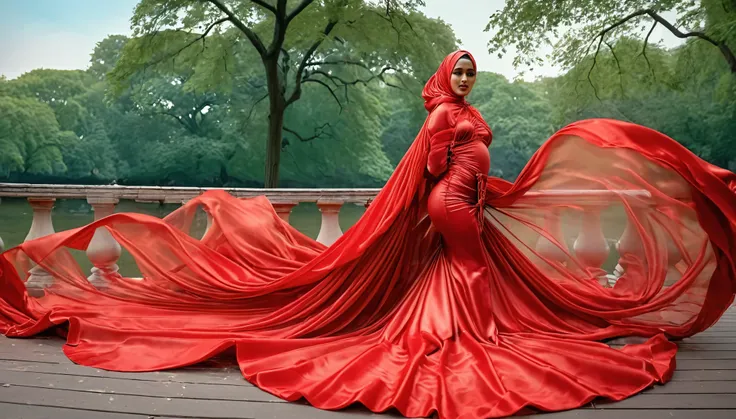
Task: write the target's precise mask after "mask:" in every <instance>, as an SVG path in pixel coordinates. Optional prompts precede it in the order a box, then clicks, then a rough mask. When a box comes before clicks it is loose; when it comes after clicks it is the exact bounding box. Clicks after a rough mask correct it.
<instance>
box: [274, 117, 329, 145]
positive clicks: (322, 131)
mask: <svg viewBox="0 0 736 419" xmlns="http://www.w3.org/2000/svg"><path fill="white" fill-rule="evenodd" d="M331 127H332V125H330V123H329V122H325V123H324V124H322V125H320V126H319V127H316V128H315V129H314V135H312V136H310V137H303V136H302V135H301V134H299V133H298V132H296V131H294V130H292V129H290V128H288V127H284V128H283V129H284V131H286V132H288V133H289V134H292V135H293V136H295V137H296V138H298V139H299V141H301V142H304V143H306V142H308V141H312V140H314V139H317V138H319V137H321V136H322V134H325V129H326V128H331Z"/></svg>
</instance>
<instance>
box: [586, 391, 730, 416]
mask: <svg viewBox="0 0 736 419" xmlns="http://www.w3.org/2000/svg"><path fill="white" fill-rule="evenodd" d="M595 407H596V409H603V408H605V409H736V397H734V395H733V394H648V393H643V394H639V395H636V396H634V397H630V398H628V399H625V400H621V401H620V402H608V401H603V400H601V401H600V402H599V401H596V402H595ZM732 415H733V414H732Z"/></svg>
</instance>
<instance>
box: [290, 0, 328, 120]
mask: <svg viewBox="0 0 736 419" xmlns="http://www.w3.org/2000/svg"><path fill="white" fill-rule="evenodd" d="M307 1H308V0H304V1H303V2H302V3H305V2H307ZM310 3H311V2H310ZM305 7H306V6H305ZM335 26H337V21H336V20H330V21H329V22H327V26H325V29H324V30H323V31H322V35H324V36H321V37H320V38H319V39H318V40H316V41H314V43H313V44H312V46H310V47H309V49H308V50H307V52H305V53H304V57H302V61H301V63H299V68H298V69H297V70H296V78H295V80H294V91H293V92H292V93H291V96H290V97H289V99H288V100H287V101H286V106H287V107H288V106H289V105H291V104H292V103H294V102H296V101H297V100H299V98H300V97H301V95H302V79H303V78H304V69H305V68H306V66H307V63H308V62H309V60H311V59H312V55H314V52H315V51H317V48H319V46H320V45H322V42H323V41H324V40H325V38H326V37H327V36H328V35H329V34H330V32H332V30H333V29H334V28H335Z"/></svg>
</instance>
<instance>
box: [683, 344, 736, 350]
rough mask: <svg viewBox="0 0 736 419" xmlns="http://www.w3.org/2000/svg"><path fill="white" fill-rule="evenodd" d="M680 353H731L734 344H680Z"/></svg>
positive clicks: (735, 346)
mask: <svg viewBox="0 0 736 419" xmlns="http://www.w3.org/2000/svg"><path fill="white" fill-rule="evenodd" d="M678 346H679V347H680V351H733V352H736V343H680V344H679V345H678Z"/></svg>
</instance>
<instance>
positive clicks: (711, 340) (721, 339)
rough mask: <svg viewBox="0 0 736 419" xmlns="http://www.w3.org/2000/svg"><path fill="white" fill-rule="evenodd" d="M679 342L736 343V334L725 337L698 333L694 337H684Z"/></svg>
mask: <svg viewBox="0 0 736 419" xmlns="http://www.w3.org/2000/svg"><path fill="white" fill-rule="evenodd" d="M678 343H736V336H734V337H724V336H703V335H697V336H695V337H692V338H687V339H683V340H681V341H679V342H678Z"/></svg>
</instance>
